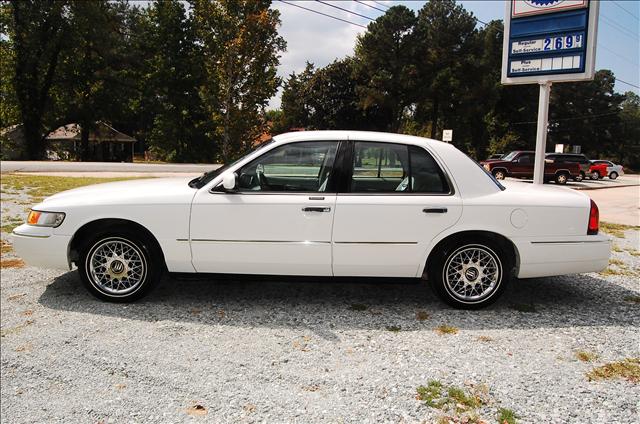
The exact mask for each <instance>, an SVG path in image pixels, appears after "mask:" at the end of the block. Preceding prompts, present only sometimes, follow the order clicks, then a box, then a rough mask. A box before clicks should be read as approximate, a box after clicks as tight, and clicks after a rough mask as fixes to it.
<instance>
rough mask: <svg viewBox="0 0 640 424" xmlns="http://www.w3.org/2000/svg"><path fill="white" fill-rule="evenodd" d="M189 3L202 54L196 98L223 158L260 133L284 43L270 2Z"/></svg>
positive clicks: (232, 155)
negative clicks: (201, 103)
mask: <svg viewBox="0 0 640 424" xmlns="http://www.w3.org/2000/svg"><path fill="white" fill-rule="evenodd" d="M191 4H192V13H193V16H194V20H195V24H196V33H197V35H198V40H199V42H200V43H201V44H202V46H203V52H204V55H203V63H204V75H205V76H204V84H203V85H202V88H201V96H202V98H203V101H204V105H205V107H206V109H207V111H208V114H209V116H210V117H211V120H212V121H213V122H214V123H215V125H216V131H215V133H214V134H213V136H214V137H215V138H219V139H220V140H221V149H220V153H221V158H222V161H223V162H228V161H230V160H232V159H234V158H235V157H237V156H238V155H240V154H242V153H243V152H245V151H247V150H248V149H250V148H251V146H252V144H253V143H254V141H255V139H256V138H257V136H258V135H259V134H260V133H262V131H263V130H264V120H263V119H262V118H261V117H262V115H263V113H264V109H265V107H266V105H267V103H268V101H269V99H270V98H271V97H272V96H273V95H274V94H275V93H276V91H277V89H278V86H279V85H280V82H281V81H280V78H278V77H277V76H276V68H277V66H278V64H279V55H278V54H279V52H281V51H283V50H284V49H285V46H286V43H285V41H284V39H283V38H282V37H280V36H279V35H278V30H277V28H278V25H279V24H280V17H279V12H278V11H277V10H273V9H270V8H269V6H270V5H271V1H270V0H220V1H216V2H212V1H208V0H192V3H191Z"/></svg>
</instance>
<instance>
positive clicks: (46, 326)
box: [0, 195, 640, 423]
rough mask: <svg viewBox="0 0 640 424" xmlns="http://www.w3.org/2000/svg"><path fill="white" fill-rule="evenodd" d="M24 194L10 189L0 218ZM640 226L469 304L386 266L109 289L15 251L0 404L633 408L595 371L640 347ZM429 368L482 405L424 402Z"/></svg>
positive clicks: (288, 413)
mask: <svg viewBox="0 0 640 424" xmlns="http://www.w3.org/2000/svg"><path fill="white" fill-rule="evenodd" d="M18 198H20V196H17V197H16V196H14V197H11V196H9V198H8V200H7V197H6V196H4V195H3V203H2V207H3V218H2V219H3V223H4V221H5V219H9V218H10V216H9V215H11V214H12V213H14V212H15V213H18V212H20V213H21V209H22V208H23V206H20V205H17V204H15V202H17V200H16V199H18ZM12 199H13V200H12ZM20 200H23V199H22V198H20ZM6 216H9V218H7V217H6ZM3 238H7V235H6V234H3ZM9 239H10V236H9ZM639 241H640V240H639V234H638V231H637V230H628V231H626V233H625V237H624V238H616V239H615V245H616V246H617V249H616V250H618V251H617V252H615V253H614V258H615V259H616V260H617V261H614V265H612V268H611V269H612V271H610V272H608V273H605V274H586V275H576V276H567V277H558V278H543V279H533V280H521V281H515V282H514V284H513V285H512V286H511V287H510V289H509V290H508V291H507V293H505V296H503V298H502V299H500V300H499V301H498V302H497V303H496V304H495V305H493V306H492V307H490V308H489V309H486V310H482V311H475V312H467V311H457V310H452V309H449V308H447V307H445V306H443V304H441V303H440V302H439V301H438V300H437V299H436V298H435V296H434V295H433V294H432V293H431V292H430V291H429V290H428V288H426V287H425V286H424V285H422V284H417V283H414V282H407V281H389V280H383V281H371V280H352V281H330V280H315V281H314V280H304V281H295V280H288V281H276V280H273V279H266V278H254V279H247V278H244V279H222V278H219V279H213V280H212V279H209V280H176V279H172V278H170V277H166V278H165V280H164V281H163V283H162V285H161V286H160V287H159V288H158V289H157V290H156V291H154V292H153V293H152V294H151V295H150V296H149V297H147V298H145V299H144V300H143V301H141V302H139V303H136V304H132V305H115V304H107V303H102V302H99V301H97V300H94V299H93V298H92V297H91V296H90V295H89V294H87V293H86V292H85V290H84V289H83V288H82V287H81V284H80V281H79V278H78V276H77V273H76V272H75V271H74V272H63V271H53V270H40V269H36V268H30V267H22V268H21V267H11V266H6V264H8V263H9V262H6V261H7V260H8V259H12V255H13V253H12V252H10V251H9V252H5V253H4V254H3V255H2V259H3V261H5V262H4V264H5V266H3V268H2V271H1V281H2V283H1V288H2V290H1V292H0V306H1V316H0V318H1V328H2V338H1V344H2V345H1V347H2V349H1V372H2V378H1V386H0V389H1V414H2V421H3V422H7V423H20V422H56V421H64V422H182V421H189V422H191V421H193V422H199V421H202V422H300V423H307V422H408V423H413V422H427V423H431V422H436V421H437V420H438V419H440V418H441V417H443V416H448V417H455V416H458V417H461V418H459V421H456V420H457V419H458V418H452V422H466V421H464V419H465V417H467V418H466V419H467V421H469V420H471V419H475V420H476V421H470V422H487V423H494V422H496V417H497V413H498V412H497V411H498V409H499V408H508V409H511V410H512V411H514V412H515V413H516V414H517V415H518V417H519V419H518V422H527V423H542V422H544V423H546V422H552V423H564V422H576V423H590V422H594V423H604V422H606V423H617V422H619V423H629V422H638V419H639V418H638V399H640V385H639V384H638V383H637V382H636V383H634V382H631V381H627V380H625V379H610V380H596V381H589V379H588V378H587V376H586V374H587V373H588V372H589V371H591V370H592V369H593V368H594V367H598V366H601V365H603V364H605V363H608V362H613V361H620V360H623V359H625V358H637V357H639V356H640V352H639V346H640V336H639V332H638V327H639V325H640V303H638V302H639V300H640V285H639V283H638V277H639V276H640V273H639V269H640V257H639V256H634V254H635V255H637V254H638V252H637V250H638V247H639ZM618 261H620V262H618ZM443 325H446V326H449V327H453V328H451V329H450V331H451V332H455V331H456V330H457V333H455V334H440V333H439V332H438V331H437V328H438V327H439V326H443ZM443 329H444V330H446V328H443ZM580 352H583V353H588V354H594V355H597V358H596V359H593V360H592V361H591V362H585V361H581V360H579V359H578V358H577V356H576V355H577V354H578V353H580ZM431 380H437V381H439V382H441V383H442V385H443V386H444V387H445V388H451V387H454V388H460V389H463V390H464V391H465V393H468V394H470V395H476V396H477V398H478V399H480V400H481V402H480V403H481V405H480V406H478V407H477V408H470V409H469V410H463V409H464V408H460V407H458V408H457V409H458V410H456V407H455V405H454V406H452V405H449V407H447V406H441V407H440V408H433V407H429V406H427V405H426V404H425V402H423V401H420V400H418V399H416V389H417V387H419V386H421V385H427V384H428V383H429V381H431ZM460 406H461V405H460ZM460 420H461V421H460ZM478 420H480V421H478Z"/></svg>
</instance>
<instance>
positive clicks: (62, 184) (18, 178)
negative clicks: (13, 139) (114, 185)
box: [2, 174, 144, 202]
mask: <svg viewBox="0 0 640 424" xmlns="http://www.w3.org/2000/svg"><path fill="white" fill-rule="evenodd" d="M140 178H144V177H122V178H96V177H51V176H47V175H18V174H3V175H2V192H3V193H5V192H9V190H11V191H12V192H16V191H18V192H19V191H23V190H26V194H28V195H29V196H32V197H33V198H34V199H33V202H39V201H40V200H42V199H43V198H45V197H47V196H51V195H54V194H56V193H59V192H61V191H65V190H71V189H73V188H78V187H83V186H87V185H91V184H99V183H109V182H113V181H126V180H133V179H140Z"/></svg>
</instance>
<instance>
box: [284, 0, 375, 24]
mask: <svg viewBox="0 0 640 424" xmlns="http://www.w3.org/2000/svg"><path fill="white" fill-rule="evenodd" d="M278 1H280V2H282V3H284V4H288V5H289V6H294V7H297V8H300V9H304V10H307V11H309V12H312V13H315V14H318V15H322V16H326V17H327V18H331V19H335V20H336V21H342V22H345V23H347V24H351V25H355V26H358V27H360V28H364V29H367V27H366V26H364V25H360V24H357V23H355V22H351V21H348V20H346V19H342V18H339V17H337V16H333V15H329V14H328V13H322V12H318V11H317V10H313V9H309V8H307V7H304V6H300V5H299V4H294V3H289V2H288V1H285V0H278Z"/></svg>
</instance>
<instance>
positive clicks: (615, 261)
mask: <svg viewBox="0 0 640 424" xmlns="http://www.w3.org/2000/svg"><path fill="white" fill-rule="evenodd" d="M609 264H610V265H618V266H625V265H624V261H621V260H620V259H615V258H611V259H609Z"/></svg>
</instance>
